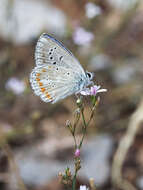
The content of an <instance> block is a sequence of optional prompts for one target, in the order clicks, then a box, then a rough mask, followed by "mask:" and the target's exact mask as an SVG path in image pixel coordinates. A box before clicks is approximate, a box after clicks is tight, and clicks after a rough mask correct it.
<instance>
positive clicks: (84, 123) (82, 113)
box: [79, 110, 88, 149]
mask: <svg viewBox="0 0 143 190" xmlns="http://www.w3.org/2000/svg"><path fill="white" fill-rule="evenodd" d="M81 115H82V120H83V125H84V127H83V135H82V139H81V141H80V144H79V149H80V148H81V146H82V143H83V140H84V137H85V134H86V129H87V126H88V125H87V123H86V121H85V117H84V112H83V110H81Z"/></svg>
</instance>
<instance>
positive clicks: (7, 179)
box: [0, 0, 143, 190]
mask: <svg viewBox="0 0 143 190" xmlns="http://www.w3.org/2000/svg"><path fill="white" fill-rule="evenodd" d="M43 32H45V33H48V34H51V35H52V36H54V37H55V38H57V39H58V40H60V41H62V42H63V43H64V44H65V46H66V47H67V48H68V49H70V50H71V51H72V52H73V54H74V55H75V56H76V57H77V58H78V60H79V61H80V63H81V64H82V66H83V67H84V68H85V69H87V70H88V71H91V72H94V73H95V82H96V84H98V85H99V84H100V85H101V86H102V87H103V88H107V89H108V92H107V93H104V94H101V101H100V105H99V106H98V109H97V110H96V113H95V115H94V120H93V122H92V124H91V126H90V127H89V129H88V134H87V137H86V140H85V142H84V145H83V148H82V151H81V158H82V166H83V168H82V169H81V171H80V172H79V178H78V180H79V182H78V183H79V184H87V185H88V183H89V178H91V177H92V178H94V180H95V184H96V187H97V189H98V190H113V189H114V190H118V189H120V188H119V187H120V180H119V182H118V179H119V178H118V176H120V173H121V175H122V178H123V179H126V180H127V181H128V182H129V183H131V184H133V185H134V188H135V189H138V190H141V189H143V130H142V121H143V97H142V93H143V88H142V85H143V83H142V81H143V63H142V59H143V53H142V51H143V1H139V0H95V1H94V0H93V1H92V0H78V1H77V0H60V1H59V0H0V190H25V189H24V186H23V185H22V184H23V182H24V184H25V185H26V187H27V190H63V189H64V188H63V187H62V186H60V185H59V184H58V180H57V175H58V172H60V171H63V170H64V169H65V167H66V166H67V165H68V166H70V167H72V164H73V139H72V138H71V136H70V134H69V131H68V130H67V129H66V127H65V123H66V120H68V119H72V113H73V111H74V110H75V108H76V104H75V100H76V99H75V97H74V96H72V97H68V98H66V99H65V100H63V101H61V102H59V103H56V104H54V105H51V104H48V103H44V102H42V101H41V100H40V98H39V97H37V96H35V95H34V93H33V91H32V89H31V87H30V84H29V75H30V72H31V70H32V68H33V67H34V65H35V63H34V51H35V45H36V42H37V39H38V38H39V36H40V34H41V33H43ZM86 105H87V109H86V110H85V111H86V116H87V118H88V116H89V110H88V103H87V104H86ZM80 134H81V131H80V129H79V131H78V136H79V137H80ZM123 137H124V138H123ZM121 143H122V144H121ZM114 155H116V157H114ZM18 168H19V169H18ZM116 174H117V176H116ZM20 176H21V178H20ZM115 184H118V185H117V186H118V187H117V186H116V185H115ZM114 185H115V186H114ZM121 189H122V188H121ZM124 189H127V190H128V189H129V190H131V188H129V186H128V185H127V186H126V187H125V188H124Z"/></svg>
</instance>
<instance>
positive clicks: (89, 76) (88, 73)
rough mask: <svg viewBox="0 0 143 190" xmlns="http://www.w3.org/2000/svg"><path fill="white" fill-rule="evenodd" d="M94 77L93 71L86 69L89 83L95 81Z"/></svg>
mask: <svg viewBox="0 0 143 190" xmlns="http://www.w3.org/2000/svg"><path fill="white" fill-rule="evenodd" d="M93 77H94V74H93V73H91V72H88V71H86V78H87V83H88V85H90V84H92V83H93V81H92V79H93Z"/></svg>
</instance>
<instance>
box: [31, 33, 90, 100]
mask: <svg viewBox="0 0 143 190" xmlns="http://www.w3.org/2000/svg"><path fill="white" fill-rule="evenodd" d="M35 62H36V67H35V68H34V69H33V70H32V72H31V74H30V83H31V86H32V89H33V90H34V92H35V94H36V95H37V96H40V98H41V99H42V100H43V101H44V102H52V103H55V102H57V101H59V100H61V99H64V98H65V97H67V96H70V95H72V94H77V93H80V92H81V91H83V90H84V89H86V87H87V86H88V85H90V84H93V82H92V78H93V74H92V73H90V72H85V71H84V69H83V68H82V66H81V65H80V63H79V61H78V60H77V59H76V58H75V57H74V56H73V54H72V53H71V52H70V51H69V50H68V49H67V48H66V47H65V46H63V44H62V43H60V42H59V41H58V40H56V39H55V38H53V37H52V36H50V35H48V34H45V33H44V34H42V35H41V36H40V38H39V40H38V42H37V45H36V50H35Z"/></svg>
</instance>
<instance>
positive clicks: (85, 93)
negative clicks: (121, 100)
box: [80, 85, 107, 96]
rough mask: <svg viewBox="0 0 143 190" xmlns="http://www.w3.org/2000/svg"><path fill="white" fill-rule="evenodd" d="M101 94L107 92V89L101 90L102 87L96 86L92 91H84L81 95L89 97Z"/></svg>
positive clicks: (87, 89)
mask: <svg viewBox="0 0 143 190" xmlns="http://www.w3.org/2000/svg"><path fill="white" fill-rule="evenodd" d="M99 92H107V89H100V86H97V85H95V86H92V87H91V88H90V89H89V88H86V89H85V90H82V91H81V92H80V94H81V95H84V96H88V95H91V96H96V94H97V93H99Z"/></svg>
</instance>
